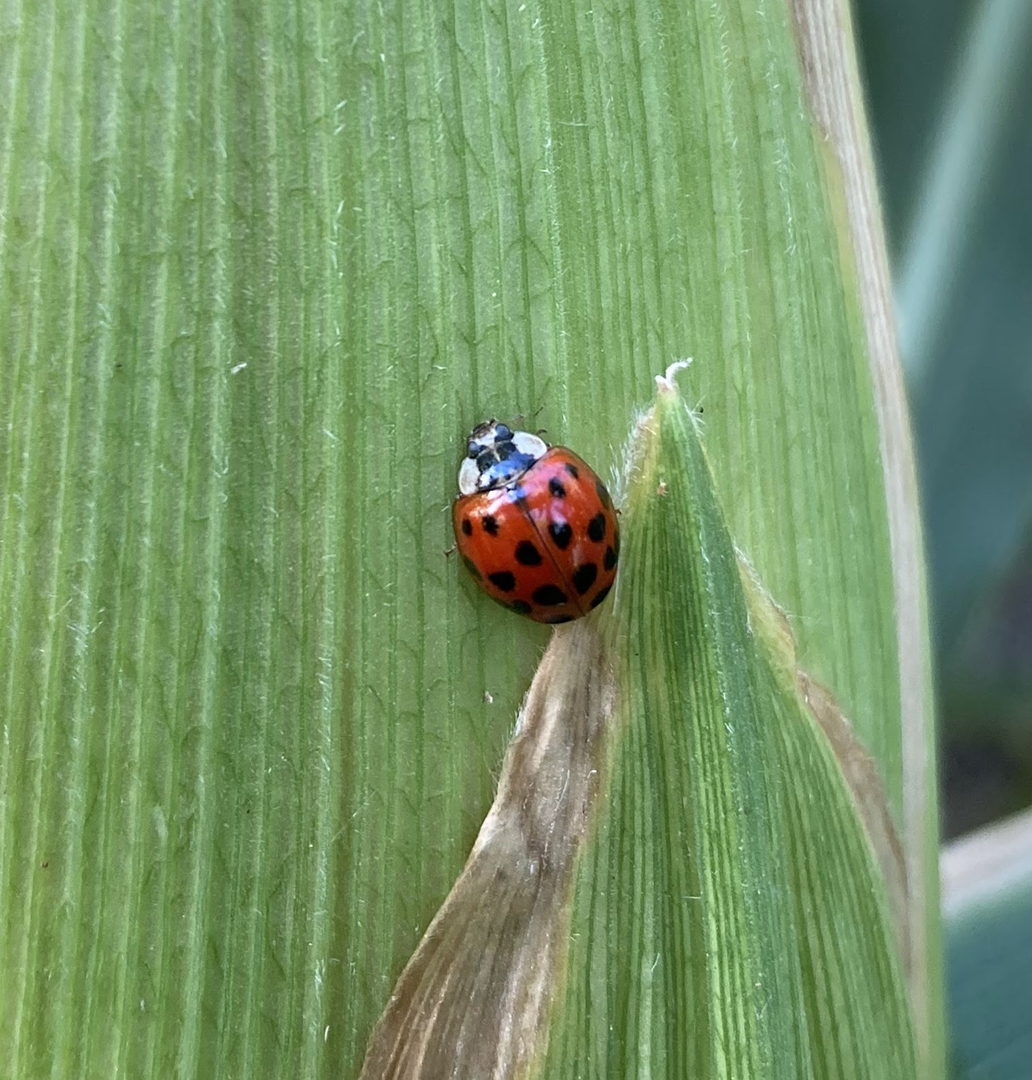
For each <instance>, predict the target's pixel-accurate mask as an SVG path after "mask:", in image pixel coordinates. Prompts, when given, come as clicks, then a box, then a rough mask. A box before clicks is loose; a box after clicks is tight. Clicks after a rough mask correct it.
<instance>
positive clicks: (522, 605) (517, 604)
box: [509, 600, 531, 615]
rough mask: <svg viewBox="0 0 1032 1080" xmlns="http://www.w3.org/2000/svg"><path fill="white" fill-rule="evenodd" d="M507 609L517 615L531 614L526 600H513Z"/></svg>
mask: <svg viewBox="0 0 1032 1080" xmlns="http://www.w3.org/2000/svg"><path fill="white" fill-rule="evenodd" d="M509 607H510V609H511V610H512V611H515V612H516V614H517V615H529V614H530V612H531V607H530V604H528V603H527V601H526V600H513V602H512V603H511V604H510V605H509Z"/></svg>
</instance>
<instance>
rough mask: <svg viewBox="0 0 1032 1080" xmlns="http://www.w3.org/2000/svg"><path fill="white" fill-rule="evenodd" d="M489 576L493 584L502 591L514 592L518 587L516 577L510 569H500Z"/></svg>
mask: <svg viewBox="0 0 1032 1080" xmlns="http://www.w3.org/2000/svg"><path fill="white" fill-rule="evenodd" d="M487 576H488V579H489V580H490V582H491V584H492V585H494V586H495V588H496V589H501V590H502V592H512V590H513V589H515V588H516V578H515V577H514V575H513V574H512V572H511V571H510V570H498V571H496V572H495V573H493V574H488V575H487Z"/></svg>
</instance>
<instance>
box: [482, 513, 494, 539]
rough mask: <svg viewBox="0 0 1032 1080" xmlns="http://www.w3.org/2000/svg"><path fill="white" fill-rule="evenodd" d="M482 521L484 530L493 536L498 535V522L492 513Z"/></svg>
mask: <svg viewBox="0 0 1032 1080" xmlns="http://www.w3.org/2000/svg"><path fill="white" fill-rule="evenodd" d="M481 523H482V524H483V526H484V532H486V533H489V534H490V535H491V536H497V535H498V522H497V520H496V519H495V518H494V517H493V516H492V515H491V514H488V515H487V517H485V518H483V519H482V522H481Z"/></svg>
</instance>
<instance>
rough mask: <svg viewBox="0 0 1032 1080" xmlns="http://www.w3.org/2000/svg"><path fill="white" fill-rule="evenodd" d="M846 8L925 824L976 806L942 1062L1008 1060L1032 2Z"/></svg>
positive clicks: (963, 866) (1025, 645)
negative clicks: (870, 201)
mask: <svg viewBox="0 0 1032 1080" xmlns="http://www.w3.org/2000/svg"><path fill="white" fill-rule="evenodd" d="M854 12H855V19H856V27H857V34H858V48H859V51H860V57H861V65H862V70H863V72H864V76H865V79H866V82H867V95H868V105H869V117H870V123H871V129H872V138H873V141H874V145H875V153H876V157H877V162H878V170H879V178H880V183H881V192H882V200H883V207H884V212H885V220H886V228H887V231H888V243H889V250H890V256H891V259H892V263H893V268H894V275H895V279H896V298H897V310H898V317H899V331H900V347H901V352H902V356H903V363H904V367H905V370H906V376H907V383H908V389H909V393H910V399H911V408H912V414H913V421H914V436H915V443H916V453H917V459H918V467H919V470H920V475H921V488H922V494H923V498H924V516H925V528H926V542H927V547H928V557H929V577H930V584H931V599H932V608H933V610H932V616H933V626H934V644H935V656H936V668H937V678H938V698H939V723H940V739H941V743H940V755H941V758H940V761H941V767H940V776H941V777H942V784H943V793H942V802H941V805H942V808H943V809H942V814H943V822H942V825H943V833H944V838H945V839H946V840H947V841H949V840H951V839H953V838H955V837H958V836H960V835H962V834H965V833H969V832H970V831H971V830H975V829H980V828H982V827H984V826H990V827H991V828H990V829H989V830H988V831H986V832H985V833H984V834H983V835H981V836H975V837H973V838H972V840H970V841H965V842H964V844H963V845H952V847H951V848H948V850H947V860H948V861H951V866H956V867H957V868H958V873H957V874H956V875H953V874H952V873H950V874H947V875H946V877H945V879H944V902H945V905H946V923H945V929H946V958H947V972H948V974H947V978H948V999H949V1009H950V1017H949V1023H950V1030H951V1038H952V1067H953V1074H954V1076H955V1077H957V1078H964V1080H969V1078H970V1080H974V1078H975V1077H977V1078H979V1080H990V1078H991V1080H1016V1078H1019V1077H1021V1078H1028V1077H1032V1024H1030V1023H1029V1017H1032V813H1028V812H1026V814H1025V815H1024V816H1023V817H1022V818H1018V819H1012V820H1011V821H1009V822H1007V823H1004V824H996V823H999V822H1001V819H1004V818H1006V817H1007V816H1008V815H1012V814H1014V813H1016V812H1018V811H1021V810H1023V809H1024V808H1027V807H1029V806H1030V805H1032V199H1030V197H1029V192H1030V190H1032V187H1030V183H1029V176H1030V175H1032V123H1030V120H1029V118H1030V116H1032V3H1030V2H1029V0H854ZM1002 832H1006V833H1007V836H1008V839H1007V842H1006V843H1005V844H1001V843H1000V834H1001V833H1002ZM991 867H992V868H993V869H992V870H990V869H989V868H991ZM965 879H966V881H965ZM957 883H961V884H962V886H963V887H962V888H960V889H957V888H955V887H954V886H955V885H956V884H957ZM960 893H963V894H964V895H959V894H960Z"/></svg>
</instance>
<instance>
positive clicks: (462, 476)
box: [459, 457, 480, 495]
mask: <svg viewBox="0 0 1032 1080" xmlns="http://www.w3.org/2000/svg"><path fill="white" fill-rule="evenodd" d="M479 479H480V469H479V467H478V466H477V463H476V461H474V460H473V458H469V457H468V458H464V459H463V462H462V464H461V465H460V466H459V494H460V495H472V494H473V492H474V491H476V490H477V481H478V480H479Z"/></svg>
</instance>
